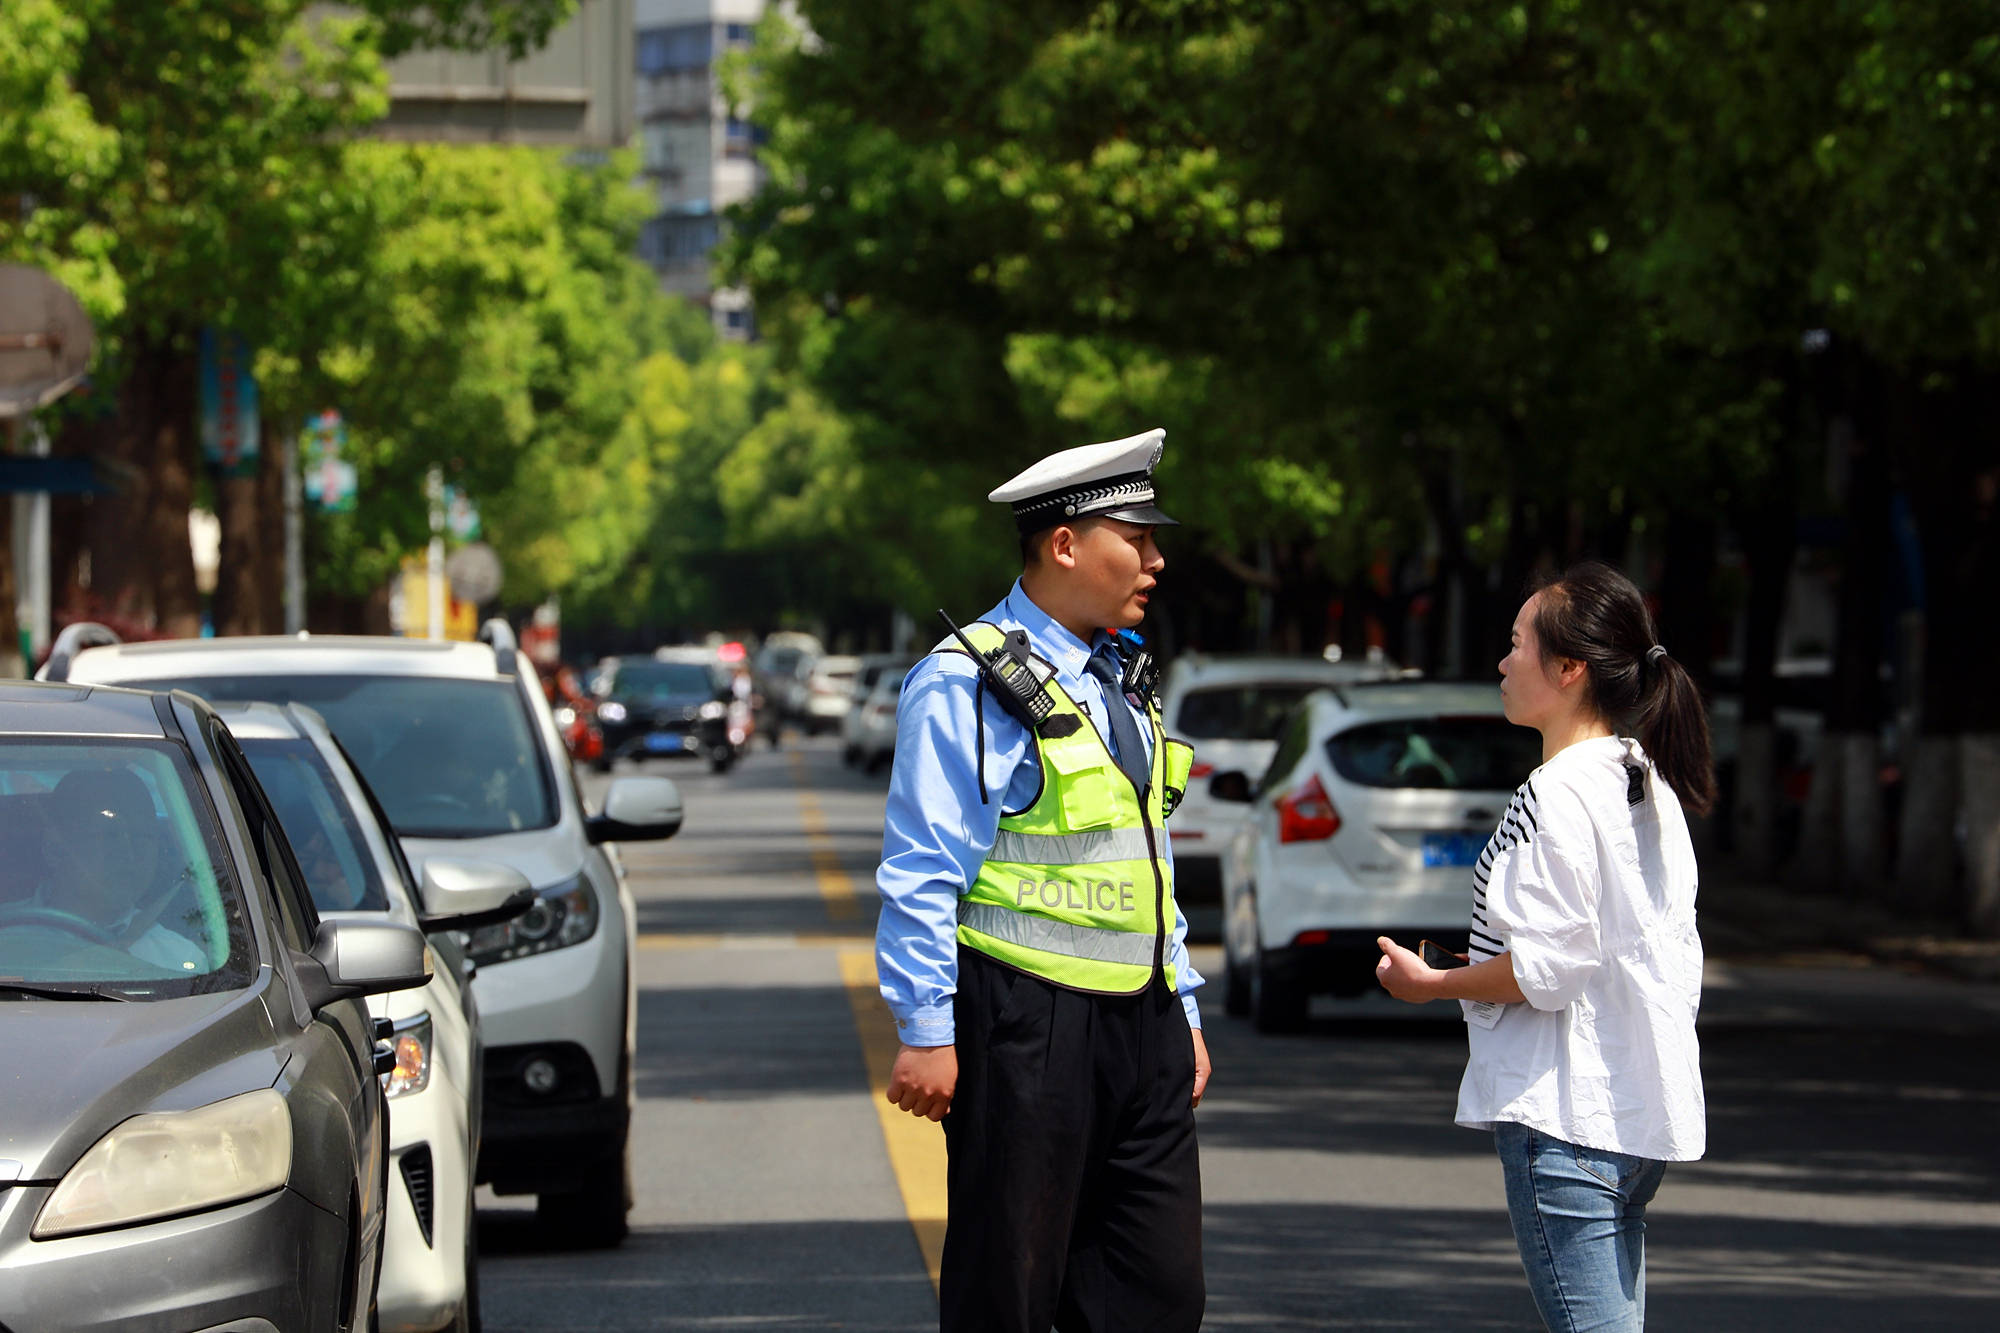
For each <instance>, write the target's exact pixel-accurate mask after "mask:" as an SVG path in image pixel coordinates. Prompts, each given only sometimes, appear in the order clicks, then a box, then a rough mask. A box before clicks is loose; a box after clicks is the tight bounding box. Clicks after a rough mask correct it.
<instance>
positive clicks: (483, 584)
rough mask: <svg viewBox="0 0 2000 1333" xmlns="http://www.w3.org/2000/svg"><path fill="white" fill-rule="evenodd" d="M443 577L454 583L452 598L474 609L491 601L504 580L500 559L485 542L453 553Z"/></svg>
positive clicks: (462, 547) (446, 563) (447, 562)
mask: <svg viewBox="0 0 2000 1333" xmlns="http://www.w3.org/2000/svg"><path fill="white" fill-rule="evenodd" d="M444 576H445V577H446V578H447V579H450V580H451V591H452V595H453V596H454V597H457V598H458V599H459V600H460V601H462V602H471V603H472V604H473V605H474V606H484V605H485V604H486V603H488V602H490V601H492V600H493V598H494V597H495V596H496V595H497V594H498V593H499V591H500V584H501V580H502V578H503V577H504V575H503V571H502V570H501V567H500V557H499V556H498V555H497V554H495V553H494V550H493V548H492V547H490V546H488V545H487V544H486V543H485V542H473V543H471V544H470V545H467V546H461V547H459V548H458V549H457V550H456V551H453V552H452V553H451V554H450V555H449V556H448V557H446V558H445V562H444Z"/></svg>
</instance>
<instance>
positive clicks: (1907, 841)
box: [1895, 735, 1967, 916]
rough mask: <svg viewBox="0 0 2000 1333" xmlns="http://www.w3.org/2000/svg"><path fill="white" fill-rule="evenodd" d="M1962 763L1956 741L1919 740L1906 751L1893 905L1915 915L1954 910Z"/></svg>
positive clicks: (1935, 737)
mask: <svg viewBox="0 0 2000 1333" xmlns="http://www.w3.org/2000/svg"><path fill="white" fill-rule="evenodd" d="M1966 762H1967V761H1966V759H1965V756H1964V755H1963V753H1962V751H1961V746H1960V738H1959V737H1957V736H1938V735H1919V736H1917V737H1916V738H1915V739H1914V741H1912V742H1911V743H1910V744H1908V745H1906V746H1905V747H1904V754H1903V811H1902V822H1901V824H1900V825H1899V826H1898V828H1899V831H1898V834H1897V841H1896V882H1895V900H1896V901H1897V902H1898V903H1901V904H1903V905H1905V906H1907V907H1908V908H1909V909H1910V911H1911V912H1912V913H1913V914H1914V915H1917V916H1938V915H1942V914H1944V913H1947V912H1950V911H1951V910H1952V905H1953V899H1954V897H1955V896H1956V894H1957V891H1958V884H1959V849H1958V829H1957V824H1958V813H1959V808H1960V803H1961V801H1962V799H1963V797H1962V795H1961V793H1960V791H1959V782H1960V775H1961V773H1962V771H1963V769H1964V766H1965V764H1966Z"/></svg>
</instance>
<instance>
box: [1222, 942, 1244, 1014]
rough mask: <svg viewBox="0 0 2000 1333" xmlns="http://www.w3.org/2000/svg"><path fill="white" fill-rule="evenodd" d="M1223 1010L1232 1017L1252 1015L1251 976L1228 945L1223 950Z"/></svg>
mask: <svg viewBox="0 0 2000 1333" xmlns="http://www.w3.org/2000/svg"><path fill="white" fill-rule="evenodd" d="M1222 1012H1223V1013H1225V1014H1228V1015H1229V1016H1230V1017H1231V1018H1248V1017H1250V978H1249V977H1248V976H1247V975H1246V974H1245V972H1244V968H1243V964H1241V963H1239V962H1237V961H1236V959H1235V958H1234V957H1232V956H1231V955H1230V952H1229V949H1228V948H1227V946H1225V947H1224V948H1223V950H1222Z"/></svg>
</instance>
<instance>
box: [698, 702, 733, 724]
mask: <svg viewBox="0 0 2000 1333" xmlns="http://www.w3.org/2000/svg"><path fill="white" fill-rule="evenodd" d="M701 716H702V717H704V718H707V719H708V720H709V721H710V722H713V721H715V719H717V718H718V717H728V716H729V706H728V705H727V704H723V703H720V702H718V701H716V700H714V699H710V700H709V701H708V702H707V703H705V704H703V705H702V706H701Z"/></svg>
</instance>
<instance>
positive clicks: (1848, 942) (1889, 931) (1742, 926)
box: [1698, 875, 2000, 985]
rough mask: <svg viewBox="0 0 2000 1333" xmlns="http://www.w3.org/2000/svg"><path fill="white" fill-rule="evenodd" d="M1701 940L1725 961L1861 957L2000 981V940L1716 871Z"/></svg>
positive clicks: (1704, 898)
mask: <svg viewBox="0 0 2000 1333" xmlns="http://www.w3.org/2000/svg"><path fill="white" fill-rule="evenodd" d="M1698 910H1699V912H1700V918H1701V936H1702V943H1703V945H1704V947H1705V948H1706V949H1707V951H1708V952H1709V953H1710V954H1712V955H1714V956H1716V957H1720V958H1749V957H1756V958H1760V959H1763V960H1766V961H1780V960H1783V959H1787V958H1792V959H1796V960H1798V961H1809V960H1810V959H1811V958H1812V956H1813V955H1825V954H1828V953H1836V954H1848V955H1859V956H1861V957H1864V958H1870V959H1874V960H1875V961H1877V962H1882V963H1892V964H1898V965H1902V966H1905V967H1910V968H1914V969H1916V970H1920V971H1923V972H1926V973H1930V974H1932V975H1937V976H1946V977H1954V978H1957V979H1959V980H1962V981H1974V982H1983V983H1986V984H1989V985H2000V940H1975V939H1967V938H1965V937H1964V936H1962V935H1959V934H1956V933H1953V932H1952V931H1951V930H1950V929H1949V928H1948V927H1947V926H1945V925H1944V924H1942V923H1939V922H1934V921H1912V920H1909V919H1907V918H1904V917H1900V916H1898V915H1896V914H1895V913H1893V912H1891V911H1890V910H1888V909H1887V908H1885V907H1883V906H1881V905H1880V904H1877V903H1870V902H1862V901H1855V900H1852V899H1847V898H1842V897H1837V896H1835V895H1832V894H1811V893H1801V892H1797V891H1794V890H1790V889H1783V888H1779V887H1777V886H1775V885H1771V884H1757V883H1752V882H1749V881H1745V880H1739V879H1733V878H1730V877H1728V876H1726V875H1724V876H1717V877H1716V878H1715V879H1714V880H1713V881H1711V882H1708V883H1705V884H1704V885H1703V886H1702V890H1701V897H1700V900H1699V904H1698Z"/></svg>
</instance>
